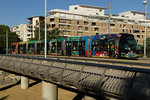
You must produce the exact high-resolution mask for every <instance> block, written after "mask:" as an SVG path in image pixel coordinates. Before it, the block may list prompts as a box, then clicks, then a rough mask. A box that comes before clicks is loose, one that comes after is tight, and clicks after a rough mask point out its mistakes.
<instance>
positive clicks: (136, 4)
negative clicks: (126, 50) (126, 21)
mask: <svg viewBox="0 0 150 100" xmlns="http://www.w3.org/2000/svg"><path fill="white" fill-rule="evenodd" d="M143 1H144V0H47V11H50V10H52V9H64V10H68V9H69V6H70V5H79V4H82V5H91V6H98V7H106V8H108V3H109V2H110V3H111V14H116V15H118V14H119V13H120V12H125V11H140V12H145V5H143V4H142V2H143ZM149 6H150V0H148V13H150V9H149V8H150V7H149ZM105 14H108V10H106V11H105ZM33 16H45V0H0V25H1V24H2V25H8V26H9V27H10V28H12V27H13V26H15V25H19V24H28V22H29V20H28V19H27V18H29V17H33Z"/></svg>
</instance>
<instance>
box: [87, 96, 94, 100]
mask: <svg viewBox="0 0 150 100" xmlns="http://www.w3.org/2000/svg"><path fill="white" fill-rule="evenodd" d="M84 100H96V99H95V98H92V97H89V96H85V97H84Z"/></svg>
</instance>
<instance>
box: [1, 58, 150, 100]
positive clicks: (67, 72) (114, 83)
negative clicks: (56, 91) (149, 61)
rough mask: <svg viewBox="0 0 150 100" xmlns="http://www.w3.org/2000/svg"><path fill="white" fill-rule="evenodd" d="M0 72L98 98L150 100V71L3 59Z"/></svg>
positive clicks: (26, 59)
mask: <svg viewBox="0 0 150 100" xmlns="http://www.w3.org/2000/svg"><path fill="white" fill-rule="evenodd" d="M0 69H2V70H9V71H12V72H15V73H19V74H22V75H27V76H30V77H36V78H39V79H41V80H46V81H49V82H52V83H55V84H58V85H62V86H65V87H69V88H73V89H77V90H79V91H81V92H83V93H85V94H88V95H92V96H94V97H95V98H99V97H103V98H108V97H113V98H117V99H119V100H120V99H127V100H129V99H133V100H149V99H150V69H144V68H132V67H126V66H119V65H107V64H98V63H88V62H75V61H66V60H58V59H49V58H39V57H25V56H12V55H11V56H10V55H0Z"/></svg>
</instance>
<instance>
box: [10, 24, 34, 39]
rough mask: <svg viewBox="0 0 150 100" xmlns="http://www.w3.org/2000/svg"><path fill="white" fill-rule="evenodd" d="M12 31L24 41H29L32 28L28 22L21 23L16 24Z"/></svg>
mask: <svg viewBox="0 0 150 100" xmlns="http://www.w3.org/2000/svg"><path fill="white" fill-rule="evenodd" d="M11 31H12V32H15V33H16V34H17V35H18V36H19V38H20V40H22V41H28V40H29V39H30V38H31V35H32V30H31V29H30V28H29V26H28V25H27V24H20V25H18V26H14V27H13V28H12V29H11Z"/></svg>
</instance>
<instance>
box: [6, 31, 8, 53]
mask: <svg viewBox="0 0 150 100" xmlns="http://www.w3.org/2000/svg"><path fill="white" fill-rule="evenodd" d="M6 54H8V30H7V31H6Z"/></svg>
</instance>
